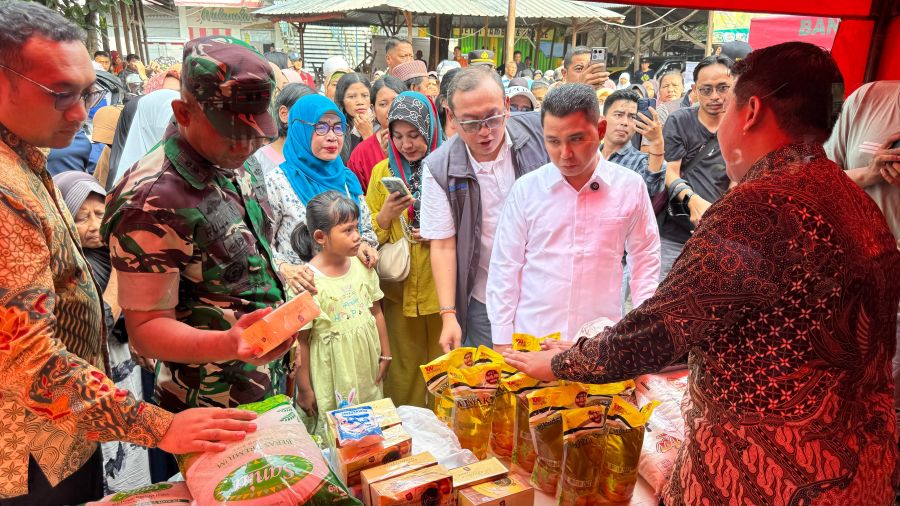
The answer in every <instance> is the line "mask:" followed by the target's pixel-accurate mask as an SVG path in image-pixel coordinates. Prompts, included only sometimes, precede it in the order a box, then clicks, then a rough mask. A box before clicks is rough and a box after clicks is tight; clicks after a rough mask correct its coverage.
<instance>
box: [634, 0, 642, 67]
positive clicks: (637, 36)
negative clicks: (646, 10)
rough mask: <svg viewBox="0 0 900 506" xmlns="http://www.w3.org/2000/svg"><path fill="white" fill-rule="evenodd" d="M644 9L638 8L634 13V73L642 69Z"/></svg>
mask: <svg viewBox="0 0 900 506" xmlns="http://www.w3.org/2000/svg"><path fill="white" fill-rule="evenodd" d="M642 10H643V7H636V8H635V11H634V25H635V26H636V27H637V28H635V30H634V64H633V67H634V71H635V72H637V70H638V69H639V68H641V11H642Z"/></svg>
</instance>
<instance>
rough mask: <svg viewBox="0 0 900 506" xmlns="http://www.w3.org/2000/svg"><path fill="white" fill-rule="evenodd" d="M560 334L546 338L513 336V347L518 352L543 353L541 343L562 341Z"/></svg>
mask: <svg viewBox="0 0 900 506" xmlns="http://www.w3.org/2000/svg"><path fill="white" fill-rule="evenodd" d="M560 337H561V336H560V333H559V332H554V333H552V334H548V335H546V336H544V337H537V336H533V335H531V334H513V335H512V346H513V349H514V350H516V351H541V343H543V342H544V341H546V340H547V339H556V340H557V341H558V340H559V339H560Z"/></svg>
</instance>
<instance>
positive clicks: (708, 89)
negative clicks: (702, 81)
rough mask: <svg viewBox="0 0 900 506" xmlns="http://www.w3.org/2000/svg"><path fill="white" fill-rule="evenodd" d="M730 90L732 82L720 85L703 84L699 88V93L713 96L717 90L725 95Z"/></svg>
mask: <svg viewBox="0 0 900 506" xmlns="http://www.w3.org/2000/svg"><path fill="white" fill-rule="evenodd" d="M729 90H731V85H730V84H720V85H718V86H701V87H699V88H697V93H699V94H701V95H703V96H704V97H709V96H712V94H713V91H715V92H716V93H718V94H719V95H725V94H727V93H728V91H729Z"/></svg>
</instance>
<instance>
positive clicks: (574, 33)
mask: <svg viewBox="0 0 900 506" xmlns="http://www.w3.org/2000/svg"><path fill="white" fill-rule="evenodd" d="M577 45H578V21H576V20H575V18H572V47H575V46H577Z"/></svg>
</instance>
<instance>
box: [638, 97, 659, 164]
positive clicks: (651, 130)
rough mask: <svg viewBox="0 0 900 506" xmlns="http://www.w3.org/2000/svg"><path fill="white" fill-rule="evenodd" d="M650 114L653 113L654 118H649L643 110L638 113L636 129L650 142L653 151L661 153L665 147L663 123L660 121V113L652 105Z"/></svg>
mask: <svg viewBox="0 0 900 506" xmlns="http://www.w3.org/2000/svg"><path fill="white" fill-rule="evenodd" d="M650 114H651V115H653V117H652V118H648V117H647V116H646V115H645V114H644V113H642V112H639V113H637V121H635V122H634V129H635V130H637V132H638V133H639V134H641V135H643V136H644V138H645V139H647V140H648V141H649V142H650V147H651V148H652V149H651V151H653V152H654V153H660V152H662V149H663V129H662V123H661V122H660V121H659V114H657V113H656V109H654V108H652V107H651V108H650ZM657 148H658V150H657Z"/></svg>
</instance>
